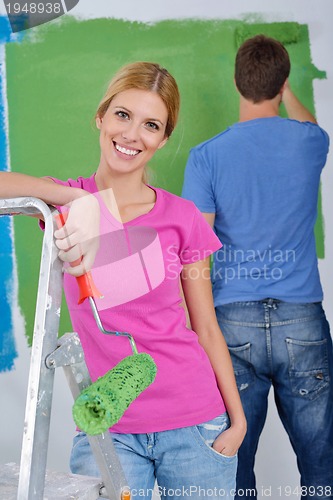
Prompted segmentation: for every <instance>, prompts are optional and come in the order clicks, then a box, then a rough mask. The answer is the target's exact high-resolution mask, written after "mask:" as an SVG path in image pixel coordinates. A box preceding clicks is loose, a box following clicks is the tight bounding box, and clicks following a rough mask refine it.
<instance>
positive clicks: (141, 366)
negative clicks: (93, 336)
mask: <svg viewBox="0 0 333 500" xmlns="http://www.w3.org/2000/svg"><path fill="white" fill-rule="evenodd" d="M55 218H56V223H57V225H58V227H59V228H60V227H62V226H63V225H64V224H65V221H66V219H67V214H66V213H61V214H57V215H56V216H55ZM71 265H72V266H74V265H77V261H76V262H73V263H72V264H71ZM76 279H77V283H78V286H79V300H78V303H79V304H81V303H82V302H83V301H84V300H85V299H87V298H88V300H89V302H90V306H91V309H92V312H93V315H94V318H95V321H96V324H97V326H98V329H99V330H100V331H101V332H102V333H104V334H106V335H115V336H117V337H119V336H125V337H127V338H128V340H129V342H130V345H131V348H132V352H133V354H131V355H130V356H127V357H126V358H124V359H123V360H122V361H120V362H119V363H118V364H117V365H116V366H115V367H114V368H112V370H110V371H109V372H107V373H106V374H105V375H103V376H102V377H100V378H99V379H97V380H96V381H95V382H94V383H93V384H91V385H90V386H89V387H87V388H86V389H84V390H83V391H82V392H81V394H80V395H79V396H78V398H77V399H76V400H75V403H74V405H73V418H74V422H75V423H76V425H77V426H78V427H79V429H81V430H82V431H84V432H85V433H87V434H90V435H96V434H101V433H102V432H105V431H106V430H108V429H109V427H112V426H113V425H114V424H116V423H117V422H118V421H119V420H120V418H121V417H122V416H123V414H124V412H125V411H126V409H127V408H128V407H129V405H130V404H131V403H132V402H133V401H134V400H135V399H136V398H137V397H138V396H139V395H140V394H141V393H142V392H143V391H144V390H145V389H146V388H147V387H148V386H149V385H151V384H152V383H153V382H154V380H155V376H156V372H157V367H156V364H155V362H154V360H153V358H152V357H151V356H150V355H149V354H147V353H138V350H137V348H136V345H135V341H134V338H133V337H132V335H131V334H129V333H127V332H115V331H109V330H105V328H104V327H103V324H102V322H101V319H100V316H99V313H98V309H97V306H96V303H95V300H94V298H95V297H99V298H101V294H100V292H99V291H98V290H97V288H96V286H95V284H94V282H93V280H92V276H91V274H90V273H89V272H88V273H86V274H84V275H82V276H79V277H78V278H76Z"/></svg>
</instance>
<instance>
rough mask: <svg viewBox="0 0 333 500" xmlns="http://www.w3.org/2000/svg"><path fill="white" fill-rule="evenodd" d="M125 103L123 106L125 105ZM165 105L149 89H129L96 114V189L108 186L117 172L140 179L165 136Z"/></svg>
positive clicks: (163, 143) (164, 140) (165, 138)
mask: <svg viewBox="0 0 333 500" xmlns="http://www.w3.org/2000/svg"><path fill="white" fill-rule="evenodd" d="M125 103H126V105H125ZM167 119H168V111H167V108H166V106H165V104H164V102H163V101H162V99H161V98H160V96H159V95H158V94H157V93H155V92H151V91H148V90H138V89H130V90H125V91H123V92H120V93H119V94H117V95H116V96H115V97H114V98H113V100H112V101H111V103H110V106H109V108H108V109H107V111H106V112H105V114H104V115H103V116H97V118H96V124H97V127H98V128H99V130H100V147H101V158H100V164H99V167H98V170H97V173H96V184H97V186H98V187H99V189H107V188H108V187H110V186H111V184H112V179H113V178H114V176H115V175H116V173H117V172H118V173H120V172H126V173H128V174H129V173H133V172H134V171H137V175H138V176H139V177H140V178H141V177H142V175H143V170H144V168H145V166H146V164H147V163H148V161H149V160H150V159H151V158H152V156H153V155H154V154H155V152H156V151H157V150H158V149H160V148H162V147H163V146H164V145H165V144H166V142H167V139H168V137H167V136H166V132H165V129H166V123H167Z"/></svg>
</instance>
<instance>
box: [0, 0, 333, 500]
mask: <svg viewBox="0 0 333 500" xmlns="http://www.w3.org/2000/svg"><path fill="white" fill-rule="evenodd" d="M0 13H5V10H4V7H3V5H1V6H0ZM251 13H258V14H261V15H262V16H263V20H264V21H267V22H272V21H296V22H298V23H302V24H307V25H308V26H309V32H310V42H311V54H312V61H313V63H314V65H315V66H316V67H317V68H318V69H320V70H325V71H326V72H327V79H326V80H317V81H315V82H314V96H315V105H316V112H317V118H318V121H319V124H320V125H321V126H322V127H323V128H325V129H326V130H327V132H328V133H329V134H330V136H331V137H332V138H333V113H332V99H333V96H332V89H333V58H332V57H331V55H330V52H331V48H332V47H333V29H332V22H333V2H332V0H279V2H276V3H275V4H273V2H267V1H265V0H251V1H249V0H233V1H232V2H230V1H229V0H205V1H204V2H203V1H202V0H168V1H165V2H164V1H163V2H162V1H156V0H140V1H137V0H127V2H119V1H118V2H111V1H110V0H93V1H92V0H81V1H80V2H79V4H78V5H77V6H76V7H75V8H74V9H73V11H72V12H71V14H72V15H75V16H79V17H81V18H88V17H89V18H90V17H115V18H124V19H129V20H137V21H157V20H161V19H167V18H202V19H205V18H206V19H212V18H219V19H243V18H245V17H246V16H247V15H248V14H251ZM322 180H323V190H322V196H323V213H324V218H325V221H326V228H325V232H326V243H325V247H326V258H325V259H324V260H322V261H320V272H321V277H322V283H323V288H324V293H325V300H324V306H325V308H326V312H327V316H328V319H329V321H330V323H331V324H333V270H332V269H333V266H332V255H333V251H332V250H333V224H332V213H333V199H332V195H331V193H332V192H333V190H332V188H333V169H332V154H331V155H330V156H329V160H328V163H327V167H326V168H325V170H324V173H323V177H322ZM16 323H17V329H16V341H17V345H18V349H19V358H18V361H17V363H16V369H15V371H13V372H10V373H6V374H1V375H0V394H1V395H3V394H5V398H6V401H5V402H4V401H3V402H2V405H1V406H2V410H1V412H0V428H1V430H2V433H5V436H4V437H2V436H1V445H0V463H6V462H9V461H16V462H18V461H19V453H20V443H21V435H22V422H23V415H24V404H25V390H26V387H25V381H26V380H27V373H28V365H29V359H28V351H27V348H26V343H25V335H24V325H23V322H22V318H20V317H19V315H18V314H17V315H16ZM7 388H10V391H8V390H6V389H7ZM270 403H271V404H270V411H269V414H268V419H267V424H266V427H265V430H264V433H263V435H262V439H261V442H260V449H259V452H258V455H257V465H256V471H257V480H258V485H259V490H260V489H261V485H263V486H264V487H265V488H271V490H267V489H266V490H265V491H264V494H263V495H262V496H260V497H261V498H267V497H270V498H284V497H286V495H284V494H283V488H284V487H285V486H292V487H296V486H297V485H298V473H297V469H296V463H295V458H294V455H293V453H292V451H291V447H290V445H289V442H288V439H287V437H286V434H285V433H284V431H283V429H282V425H281V424H280V422H279V420H278V417H277V413H276V411H275V408H274V403H273V398H271V401H270ZM4 406H6V407H8V414H6V413H5V412H4V410H3V408H4ZM70 421H71V397H70V394H69V390H68V388H67V386H66V383H65V380H64V377H63V375H62V373H61V372H59V373H58V374H57V377H56V387H55V398H54V412H53V420H52V424H51V437H50V449H49V467H50V468H54V469H58V470H67V463H68V455H69V450H70V447H71V439H72V435H73V433H74V426H73V425H72V424H68V422H70ZM7 429H8V434H6V430H7ZM13 430H14V432H12V433H11V434H10V431H13ZM279 487H282V494H279V489H278V488H279ZM259 492H260V491H259ZM290 498H292V499H296V498H297V496H295V495H293V496H291V497H290Z"/></svg>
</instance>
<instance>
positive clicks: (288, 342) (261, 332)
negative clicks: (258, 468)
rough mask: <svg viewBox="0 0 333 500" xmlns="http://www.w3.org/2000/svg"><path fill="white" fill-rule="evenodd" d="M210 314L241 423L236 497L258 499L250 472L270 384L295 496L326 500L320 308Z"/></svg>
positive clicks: (329, 467)
mask: <svg viewBox="0 0 333 500" xmlns="http://www.w3.org/2000/svg"><path fill="white" fill-rule="evenodd" d="M216 314H217V318H218V322H219V325H220V327H221V330H222V332H223V335H224V337H225V339H226V342H227V344H228V346H229V351H230V354H231V358H232V362H233V366H234V370H235V375H236V380H237V386H238V389H239V393H240V396H241V399H242V403H243V406H244V411H245V414H246V418H247V426H248V431H247V434H246V437H245V440H244V442H243V444H242V446H241V448H240V450H239V453H238V471H237V489H238V495H236V497H235V499H241V498H244V497H246V495H244V491H246V490H248V491H252V494H248V496H249V497H251V498H252V499H254V498H257V497H256V493H255V492H254V491H255V486H256V483H255V476H254V472H253V468H254V460H255V453H256V450H257V446H258V441H259V437H260V434H261V431H262V429H263V426H264V423H265V419H266V413H267V396H268V392H269V390H270V387H271V385H273V387H274V396H275V402H276V406H277V409H278V413H279V416H280V418H281V421H282V423H283V425H284V428H285V429H286V431H287V433H288V436H289V439H290V441H291V444H292V447H293V449H294V451H295V453H296V456H297V464H298V469H299V472H300V475H301V485H302V486H303V487H304V488H302V489H301V488H300V490H301V491H302V493H303V496H302V498H306V499H310V498H311V499H312V500H313V499H318V500H319V499H320V500H324V499H328V498H333V386H332V377H333V355H332V340H331V336H330V331H329V325H328V322H327V320H326V317H325V313H324V311H323V309H322V306H321V303H313V304H311V303H309V304H292V303H287V302H281V301H279V300H275V299H270V298H268V299H265V300H261V301H256V302H235V303H232V304H226V305H222V306H218V307H217V308H216ZM310 487H311V488H310Z"/></svg>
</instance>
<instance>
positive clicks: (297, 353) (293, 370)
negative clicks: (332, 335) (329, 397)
mask: <svg viewBox="0 0 333 500" xmlns="http://www.w3.org/2000/svg"><path fill="white" fill-rule="evenodd" d="M286 343H287V349H288V355H289V377H290V383H291V389H292V391H293V393H294V394H295V395H297V396H300V397H302V398H305V399H309V400H313V399H316V398H317V397H318V396H319V394H320V393H321V392H322V391H323V390H324V389H326V388H328V387H329V382H330V376H329V368H328V349H327V340H326V339H323V340H317V341H302V340H294V339H291V338H287V339H286Z"/></svg>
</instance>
